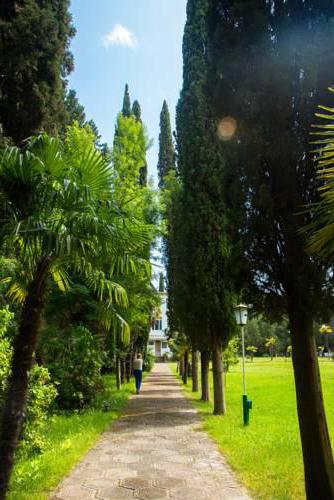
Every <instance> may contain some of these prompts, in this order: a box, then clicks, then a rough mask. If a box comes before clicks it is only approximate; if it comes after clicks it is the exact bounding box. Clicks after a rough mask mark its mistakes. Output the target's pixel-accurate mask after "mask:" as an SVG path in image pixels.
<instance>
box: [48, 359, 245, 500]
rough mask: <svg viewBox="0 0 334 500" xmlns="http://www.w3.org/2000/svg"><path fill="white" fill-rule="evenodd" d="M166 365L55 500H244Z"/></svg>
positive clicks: (156, 369) (154, 373)
mask: <svg viewBox="0 0 334 500" xmlns="http://www.w3.org/2000/svg"><path fill="white" fill-rule="evenodd" d="M201 425H202V424H201V420H200V417H199V415H198V414H197V412H196V411H195V410H194V409H193V408H192V407H191V403H190V402H189V401H188V400H187V399H186V398H185V397H184V396H183V393H182V389H181V386H180V384H179V382H178V381H177V380H176V378H175V377H174V376H173V375H172V374H171V373H170V369H169V367H168V365H165V364H156V365H155V367H154V369H153V371H152V373H151V374H150V376H149V377H148V378H147V379H146V380H145V381H144V384H143V390H142V392H141V394H140V395H139V396H133V397H132V398H131V399H130V401H129V402H128V404H127V407H126V408H125V410H124V412H123V416H122V417H121V418H120V419H119V420H117V421H116V422H114V424H113V425H112V428H111V429H110V430H108V431H107V432H105V433H104V434H103V435H102V436H101V439H100V440H99V442H98V443H97V444H96V446H94V447H93V448H92V449H91V450H90V451H89V452H88V453H87V455H86V457H85V458H84V459H83V461H82V462H81V463H80V464H78V466H77V467H76V468H75V469H74V471H73V472H72V473H71V475H70V476H68V477H67V478H66V479H64V481H63V483H62V484H61V485H60V486H59V488H58V490H57V491H56V492H55V494H54V495H53V496H52V497H51V498H52V499H54V500H56V499H57V500H86V499H87V500H88V499H91V498H96V499H101V500H107V499H108V500H111V499H119V500H120V499H122V498H136V499H137V500H149V499H154V500H159V499H161V500H162V499H165V498H174V499H177V500H188V499H189V500H209V499H210V500H250V497H249V495H248V494H247V491H246V490H245V488H243V487H242V486H241V485H240V484H239V483H238V481H237V480H236V478H235V476H234V474H233V472H232V470H231V468H230V467H229V466H228V464H227V463H226V460H225V459H224V457H223V456H222V455H221V454H220V453H219V450H218V448H217V446H216V445H215V443H214V442H213V441H212V440H211V439H210V438H209V436H208V435H207V434H206V433H205V432H204V431H203V429H202V427H201Z"/></svg>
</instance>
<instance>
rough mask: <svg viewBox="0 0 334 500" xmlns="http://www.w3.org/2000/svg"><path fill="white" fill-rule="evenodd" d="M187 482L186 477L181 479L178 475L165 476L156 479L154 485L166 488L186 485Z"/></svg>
mask: <svg viewBox="0 0 334 500" xmlns="http://www.w3.org/2000/svg"><path fill="white" fill-rule="evenodd" d="M185 484H186V481H185V479H180V478H178V477H164V478H160V479H157V480H156V481H154V486H158V487H160V488H166V489H171V488H177V487H178V486H185Z"/></svg>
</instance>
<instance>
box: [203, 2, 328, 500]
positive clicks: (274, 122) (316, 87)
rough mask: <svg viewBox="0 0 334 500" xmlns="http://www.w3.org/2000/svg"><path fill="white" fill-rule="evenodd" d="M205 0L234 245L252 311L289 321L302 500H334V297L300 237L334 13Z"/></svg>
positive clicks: (293, 5)
mask: <svg viewBox="0 0 334 500" xmlns="http://www.w3.org/2000/svg"><path fill="white" fill-rule="evenodd" d="M210 1H211V11H210V15H209V18H208V19H209V27H210V31H209V34H210V36H209V39H210V43H209V48H210V50H209V58H210V61H211V62H212V64H215V70H214V71H213V73H212V78H211V79H210V81H211V82H212V87H211V92H212V95H214V96H215V105H214V106H213V109H216V110H217V119H223V118H224V117H233V118H234V119H235V120H237V124H238V129H237V133H236V136H235V138H234V139H233V138H232V139H231V140H230V141H226V142H225V143H224V144H225V145H224V155H225V158H226V161H227V162H228V165H229V171H230V172H233V173H234V178H232V177H231V178H230V189H229V193H230V200H229V202H230V204H231V207H233V209H232V212H233V215H234V216H235V224H234V225H235V227H237V228H238V233H236V234H235V237H236V238H237V237H238V235H239V240H238V239H236V242H237V244H240V236H242V243H243V244H244V246H245V255H246V256H247V261H248V266H249V283H250V286H248V287H247V289H248V294H249V297H250V301H251V302H252V303H254V304H255V306H256V307H257V308H258V310H264V311H265V312H267V314H269V313H270V314H272V315H275V316H279V315H283V314H287V315H288V318H289V323H290V332H291V343H292V359H293V368H294V377H295V386H296V396H297V408H298V418H299V427H300V435H301V442H302V450H303V459H304V469H305V483H306V494H307V498H309V499H315V498H321V499H325V498H326V499H327V498H334V465H333V456H332V450H331V444H330V439H329V434H328V427H327V422H326V415H325V410H324V404H323V397H322V389H321V382H320V374H319V366H318V360H317V354H316V348H315V339H314V333H313V322H314V320H315V319H316V318H317V317H319V316H321V314H324V311H326V305H328V300H327V299H328V297H329V295H330V292H329V290H328V285H327V280H326V269H324V268H323V267H321V265H320V264H318V263H316V262H315V261H314V260H313V259H311V258H310V257H309V255H308V254H307V252H306V251H305V241H304V235H303V234H301V232H300V229H301V228H302V227H304V226H305V225H307V223H308V222H309V214H308V213H305V211H303V210H302V208H301V207H303V206H305V205H309V204H311V203H313V202H314V201H315V200H316V196H317V194H316V191H315V185H316V177H315V172H314V166H313V162H312V160H311V158H310V155H309V145H308V143H309V140H310V139H309V132H310V126H311V123H312V119H313V113H314V111H315V107H316V103H318V102H321V103H323V104H326V92H325V91H326V88H327V87H328V85H330V84H331V83H332V81H333V74H332V68H333V63H334V55H333V51H332V47H333V42H334V39H333V32H332V28H331V24H332V19H333V16H334V6H333V2H331V1H329V0H316V1H315V0H308V1H307V2H300V1H297V0H285V1H283V0H280V1H276V2H270V3H269V2H267V1H265V0H262V1H260V0H251V1H248V2H240V1H227V0H210ZM220 123H223V121H221V122H220ZM225 139H226V137H225ZM240 194H243V200H241V202H240ZM240 209H242V210H240ZM319 319H320V318H319Z"/></svg>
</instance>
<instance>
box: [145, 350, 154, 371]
mask: <svg viewBox="0 0 334 500" xmlns="http://www.w3.org/2000/svg"><path fill="white" fill-rule="evenodd" d="M154 361H155V356H154V354H153V353H151V352H150V351H146V353H145V356H144V362H143V371H145V372H150V371H151V370H152V368H153V365H154Z"/></svg>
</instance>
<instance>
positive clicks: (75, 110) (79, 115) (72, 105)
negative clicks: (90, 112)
mask: <svg viewBox="0 0 334 500" xmlns="http://www.w3.org/2000/svg"><path fill="white" fill-rule="evenodd" d="M65 107H66V112H67V120H66V121H67V123H68V124H69V125H70V124H71V123H73V122H74V121H77V122H78V124H79V126H80V127H83V126H84V125H85V123H86V114H85V108H84V107H83V106H82V104H80V102H79V99H78V98H77V93H76V91H75V90H73V89H71V90H69V91H68V93H67V95H66V98H65Z"/></svg>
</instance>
